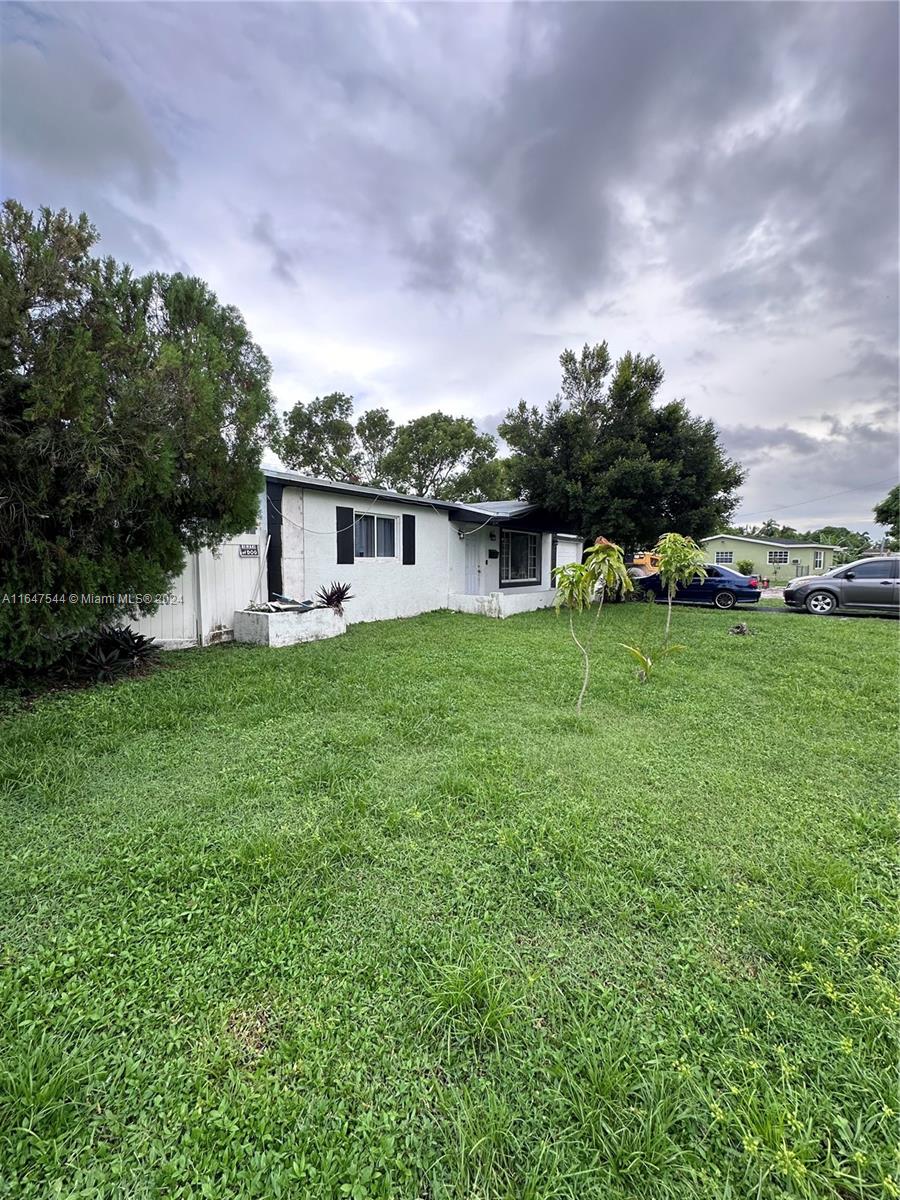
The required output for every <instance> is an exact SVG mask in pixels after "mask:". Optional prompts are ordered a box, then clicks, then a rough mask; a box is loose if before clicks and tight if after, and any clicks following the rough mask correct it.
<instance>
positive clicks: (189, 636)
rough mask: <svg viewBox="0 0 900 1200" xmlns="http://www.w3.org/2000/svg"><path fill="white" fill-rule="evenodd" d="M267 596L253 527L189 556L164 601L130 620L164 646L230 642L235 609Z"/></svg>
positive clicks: (260, 545)
mask: <svg viewBox="0 0 900 1200" xmlns="http://www.w3.org/2000/svg"><path fill="white" fill-rule="evenodd" d="M267 596H268V590H267V585H266V547H265V537H264V535H263V531H262V529H254V530H251V532H249V533H241V534H238V536H237V537H234V538H230V539H229V540H228V541H227V542H223V543H222V545H221V546H218V547H216V549H215V550H201V551H200V552H199V553H198V554H191V555H189V556H188V558H187V561H186V563H185V567H184V571H183V572H182V573H181V575H180V576H179V577H178V579H175V580H173V581H172V586H171V588H170V597H169V599H168V602H165V603H163V604H161V605H160V606H159V608H158V609H157V610H156V612H155V613H154V614H153V616H152V617H141V619H140V620H138V621H132V622H131V624H132V625H133V626H134V628H136V629H137V630H138V632H140V633H144V634H147V635H148V636H149V637H154V638H156V639H157V641H158V642H159V644H160V645H161V646H162V647H163V648H165V649H167V650H179V649H183V648H186V647H188V646H211V645H213V644H214V643H216V642H230V641H231V639H232V637H233V635H234V629H233V626H234V614H235V611H236V610H237V609H241V608H245V607H246V605H247V604H249V603H250V601H251V600H255V599H260V598H262V599H264V600H265V599H266V597H267Z"/></svg>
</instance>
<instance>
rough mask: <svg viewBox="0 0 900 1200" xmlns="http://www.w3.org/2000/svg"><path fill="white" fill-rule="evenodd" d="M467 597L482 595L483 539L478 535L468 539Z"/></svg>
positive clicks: (472, 535)
mask: <svg viewBox="0 0 900 1200" xmlns="http://www.w3.org/2000/svg"><path fill="white" fill-rule="evenodd" d="M466 595H467V596H480V595H481V539H480V538H479V536H478V534H477V533H475V534H471V535H470V536H469V537H467V538H466Z"/></svg>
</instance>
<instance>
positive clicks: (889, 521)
mask: <svg viewBox="0 0 900 1200" xmlns="http://www.w3.org/2000/svg"><path fill="white" fill-rule="evenodd" d="M875 520H876V521H877V522H878V524H879V525H886V526H887V531H888V537H890V539H891V541H892V542H893V543H894V547H895V548H896V546H897V543H898V542H900V483H898V484H897V486H896V487H892V488H891V490H890V491H889V492H888V494H887V495H886V496H885V498H884V499H883V500H882V501H881V503H880V504H876V505H875Z"/></svg>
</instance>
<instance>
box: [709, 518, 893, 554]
mask: <svg viewBox="0 0 900 1200" xmlns="http://www.w3.org/2000/svg"><path fill="white" fill-rule="evenodd" d="M724 532H725V533H736V534H740V535H741V536H747V537H753V536H757V537H767V538H781V539H783V540H784V541H790V542H820V543H821V544H822V545H825V546H840V547H841V549H840V551H839V552H838V553H837V554H835V556H834V561H835V563H837V564H840V563H845V562H853V560H854V559H856V558H859V557H860V556H861V555H863V554H865V553H867V552H868V551H870V550H872V549H873V548H874V547H873V543H872V539H871V538H870V537H869V535H868V534H867V533H861V532H860V531H859V530H858V529H848V528H847V527H846V525H822V526H820V527H819V528H818V529H809V530H803V531H801V530H799V529H794V527H793V526H792V525H780V524H779V523H778V522H777V521H776V520H775V518H774V517H769V518H768V519H767V520H765V521H763V522H762V523H761V524H757V525H731V526H729V527H728V528H727V529H725V530H724Z"/></svg>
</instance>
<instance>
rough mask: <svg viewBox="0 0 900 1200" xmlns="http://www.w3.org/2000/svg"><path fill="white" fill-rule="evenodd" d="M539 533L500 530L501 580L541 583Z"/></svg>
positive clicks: (505, 581)
mask: <svg viewBox="0 0 900 1200" xmlns="http://www.w3.org/2000/svg"><path fill="white" fill-rule="evenodd" d="M540 578H541V577H540V574H539V566H538V535H537V534H536V533H519V532H517V531H513V530H511V529H501V530H500V582H501V584H503V583H540Z"/></svg>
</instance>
